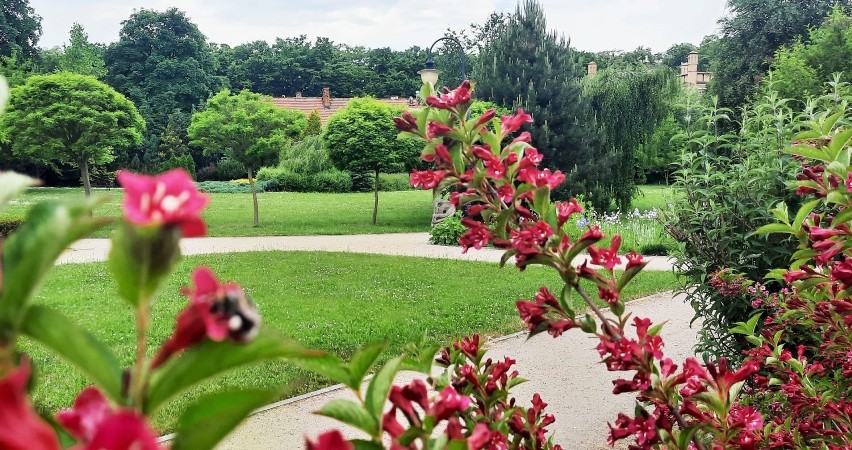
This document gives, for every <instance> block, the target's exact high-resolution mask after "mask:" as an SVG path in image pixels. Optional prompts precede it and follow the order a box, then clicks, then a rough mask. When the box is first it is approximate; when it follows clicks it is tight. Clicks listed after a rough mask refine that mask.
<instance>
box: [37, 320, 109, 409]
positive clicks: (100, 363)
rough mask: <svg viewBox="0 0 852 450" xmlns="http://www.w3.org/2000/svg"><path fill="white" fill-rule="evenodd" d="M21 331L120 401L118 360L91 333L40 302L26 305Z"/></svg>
mask: <svg viewBox="0 0 852 450" xmlns="http://www.w3.org/2000/svg"><path fill="white" fill-rule="evenodd" d="M22 331H23V332H24V333H25V334H26V335H27V336H29V337H31V338H33V339H35V340H36V341H38V342H40V343H41V344H43V345H45V346H46V347H48V348H50V349H51V350H53V351H54V352H56V353H58V354H59V356H61V357H62V358H64V359H65V360H66V361H68V362H70V363H72V364H74V365H75V366H77V368H79V369H80V370H81V371H83V373H85V374H86V375H88V376H89V377H90V378H91V379H92V381H94V383H95V384H96V385H98V387H100V388H101V390H102V391H104V393H106V394H107V396H109V397H110V398H111V399H112V400H113V401H115V402H116V403H119V402H121V400H122V395H121V378H122V369H121V363H119V361H118V358H116V357H115V355H114V354H113V353H112V351H110V349H109V348H108V347H107V346H105V345H104V344H103V343H101V342H100V341H98V340H97V339H96V338H95V337H94V336H92V334H91V333H89V332H88V331H86V330H85V329H83V328H82V327H80V326H79V325H77V324H76V323H74V322H72V321H71V320H69V319H68V318H67V317H65V316H63V315H62V314H61V313H59V312H58V311H54V310H52V309H50V308H47V307H45V306H41V305H34V306H32V307H30V308H29V310H28V311H27V315H26V318H25V319H24V321H23V328H22Z"/></svg>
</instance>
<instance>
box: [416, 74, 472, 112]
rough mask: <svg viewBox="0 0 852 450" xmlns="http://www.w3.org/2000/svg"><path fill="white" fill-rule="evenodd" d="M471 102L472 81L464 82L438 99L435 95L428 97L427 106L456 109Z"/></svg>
mask: <svg viewBox="0 0 852 450" xmlns="http://www.w3.org/2000/svg"><path fill="white" fill-rule="evenodd" d="M470 100H471V90H470V81H468V80H464V81H463V82H462V84H461V85H459V87H457V88H455V89H454V90H452V91H450V92H447V93H445V94H441V95H440V96H438V97H436V96H434V95H433V96H429V97H426V104H427V105H429V106H431V107H433V108H438V109H455V107H456V106H458V105H460V104H462V103H468V102H469V101H470Z"/></svg>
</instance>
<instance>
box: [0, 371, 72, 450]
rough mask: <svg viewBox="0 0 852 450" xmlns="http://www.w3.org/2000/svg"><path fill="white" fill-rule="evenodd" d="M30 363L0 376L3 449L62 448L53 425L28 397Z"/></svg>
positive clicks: (0, 434)
mask: <svg viewBox="0 0 852 450" xmlns="http://www.w3.org/2000/svg"><path fill="white" fill-rule="evenodd" d="M29 380H30V362H29V360H28V359H24V360H22V361H21V366H20V367H18V368H17V369H15V370H13V371H11V372H9V373H7V374H6V376H5V377H3V378H1V379H0V448H2V449H4V450H33V449H36V450H59V449H60V448H62V447H60V446H59V440H57V439H56V433H55V432H54V431H53V428H51V427H50V425H48V424H47V422H45V421H44V420H43V419H42V418H41V417H39V415H38V414H36V412H35V411H34V410H33V407H32V405H31V404H30V400H29V398H28V397H27V384H28V383H29Z"/></svg>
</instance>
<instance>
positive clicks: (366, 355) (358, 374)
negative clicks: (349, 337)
mask: <svg viewBox="0 0 852 450" xmlns="http://www.w3.org/2000/svg"><path fill="white" fill-rule="evenodd" d="M386 346H387V344H386V343H385V342H377V343H373V344H367V345H365V346H363V347H361V348H360V349H358V350H357V351H356V352H355V354H354V355H352V359H351V360H349V374H350V377H349V382H347V383H346V385H347V386H349V387H350V388H352V389H354V390H356V391H357V390H360V389H361V382H362V381H364V376H365V375H367V372H369V371H370V369H371V368H373V365H374V364H376V361H378V359H379V355H381V354H382V351H383V350H384V349H385V347H386Z"/></svg>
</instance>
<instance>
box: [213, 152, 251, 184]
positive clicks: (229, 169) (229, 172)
mask: <svg viewBox="0 0 852 450" xmlns="http://www.w3.org/2000/svg"><path fill="white" fill-rule="evenodd" d="M245 176H246V168H245V166H243V165H242V164H240V162H239V161H237V160H235V159H231V158H222V159H221V160H219V163H218V164H216V179H217V180H219V181H229V180H235V179H237V178H243V177H245Z"/></svg>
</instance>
